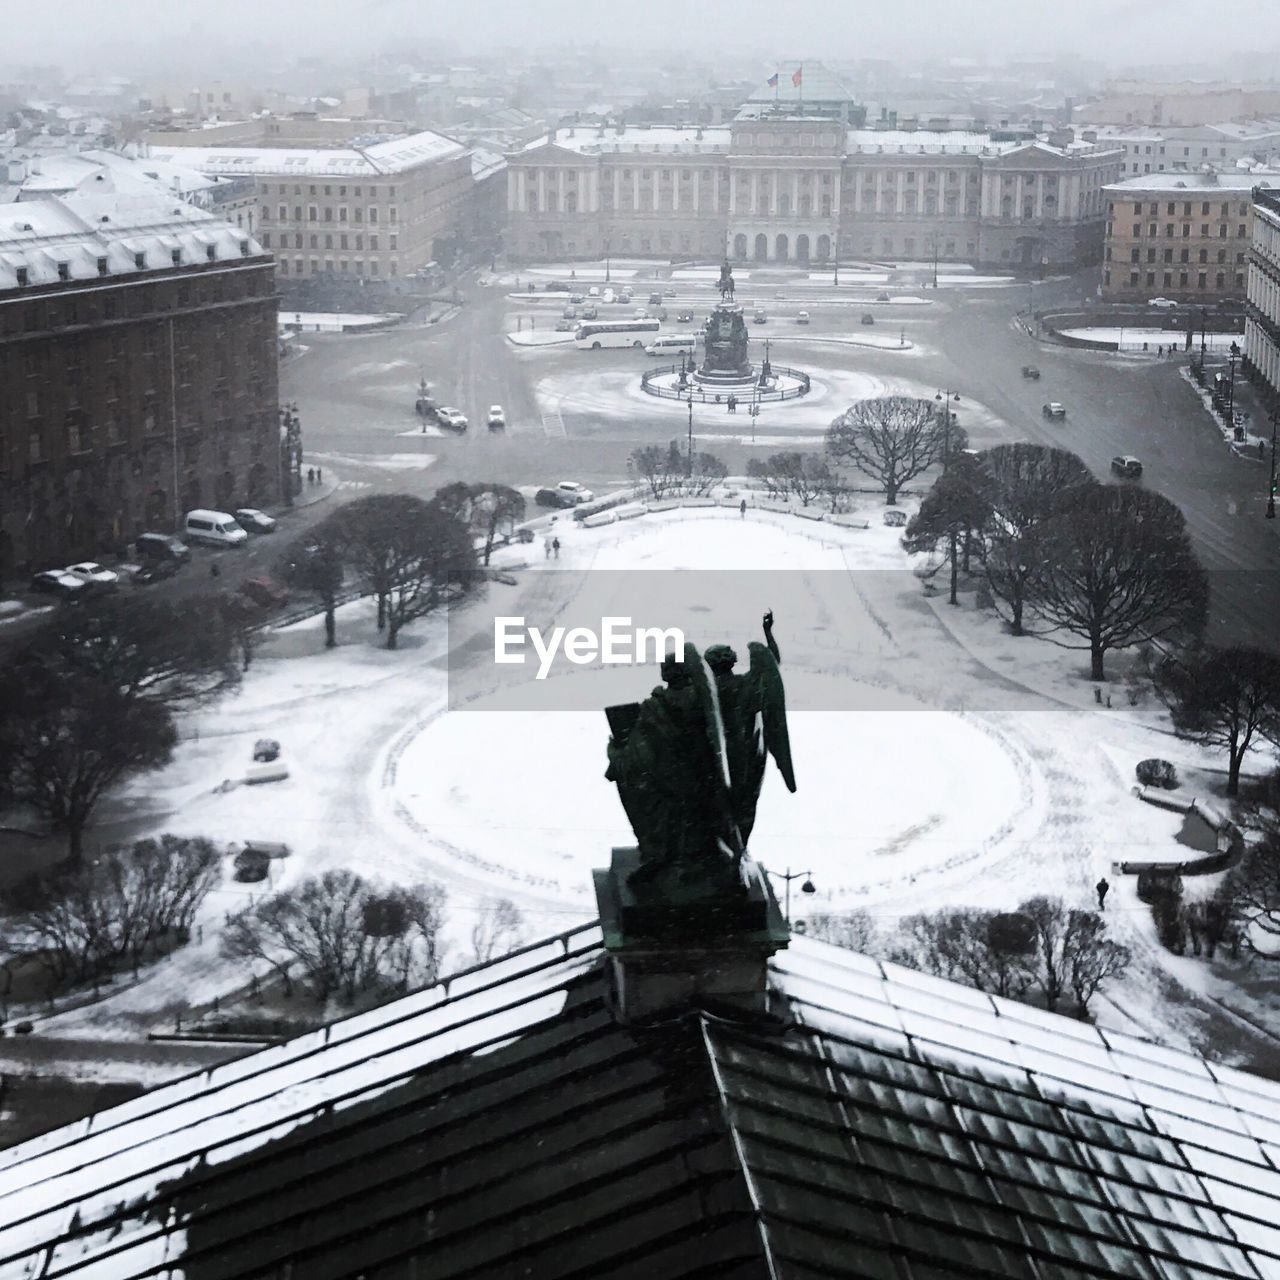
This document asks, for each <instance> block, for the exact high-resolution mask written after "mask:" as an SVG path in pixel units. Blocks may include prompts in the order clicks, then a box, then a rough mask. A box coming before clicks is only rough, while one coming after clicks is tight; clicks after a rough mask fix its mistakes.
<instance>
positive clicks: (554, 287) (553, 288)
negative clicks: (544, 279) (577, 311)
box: [542, 280, 573, 293]
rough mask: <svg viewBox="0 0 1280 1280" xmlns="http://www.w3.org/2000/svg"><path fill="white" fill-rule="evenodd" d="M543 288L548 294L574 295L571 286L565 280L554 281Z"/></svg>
mask: <svg viewBox="0 0 1280 1280" xmlns="http://www.w3.org/2000/svg"><path fill="white" fill-rule="evenodd" d="M542 287H543V288H544V289H545V290H546V291H547V293H572V292H573V290H572V289H570V288H569V286H568V285H567V284H565V282H564V281H563V280H552V281H550V282H549V283H548V284H545V285H543V286H542Z"/></svg>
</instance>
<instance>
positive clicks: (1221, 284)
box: [1214, 271, 1227, 289]
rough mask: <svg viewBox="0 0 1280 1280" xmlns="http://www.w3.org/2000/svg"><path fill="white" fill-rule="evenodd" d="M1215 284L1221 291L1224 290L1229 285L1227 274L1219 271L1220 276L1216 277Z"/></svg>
mask: <svg viewBox="0 0 1280 1280" xmlns="http://www.w3.org/2000/svg"><path fill="white" fill-rule="evenodd" d="M1214 283H1215V284H1216V285H1217V286H1218V288H1219V289H1222V288H1224V287H1225V286H1226V283H1227V276H1226V272H1223V271H1219V272H1218V274H1217V275H1216V276H1215V277H1214Z"/></svg>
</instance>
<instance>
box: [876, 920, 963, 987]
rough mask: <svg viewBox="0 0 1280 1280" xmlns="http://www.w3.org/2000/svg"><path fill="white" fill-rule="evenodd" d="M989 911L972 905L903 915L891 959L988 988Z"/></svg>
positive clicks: (941, 975) (958, 980) (940, 975)
mask: <svg viewBox="0 0 1280 1280" xmlns="http://www.w3.org/2000/svg"><path fill="white" fill-rule="evenodd" d="M987 914H988V913H987V912H984V911H980V910H977V909H975V908H972V907H952V908H949V909H947V910H944V911H935V912H932V913H920V914H917V915H910V916H904V917H903V919H902V920H901V921H900V922H899V924H898V933H897V935H896V936H895V939H894V945H893V946H892V948H891V950H890V953H889V958H890V959H891V960H893V961H895V962H896V963H898V964H904V965H906V966H907V967H909V968H912V969H920V970H922V971H923V972H925V973H932V974H936V975H937V976H938V977H940V978H949V979H951V980H953V981H956V982H962V983H964V985H965V986H969V987H976V988H978V990H981V991H985V990H986V989H987V986H988V966H987V961H986V952H987Z"/></svg>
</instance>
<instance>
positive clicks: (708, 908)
mask: <svg viewBox="0 0 1280 1280" xmlns="http://www.w3.org/2000/svg"><path fill="white" fill-rule="evenodd" d="M637 872H639V873H640V874H639V875H636V873H637ZM633 877H634V882H633ZM594 878H595V886H596V901H597V903H598V906H599V910H600V923H601V926H602V928H603V931H604V946H605V950H606V952H607V953H608V956H609V963H610V966H611V968H612V973H613V981H614V995H615V999H616V1002H617V1006H618V1011H619V1015H620V1016H621V1017H622V1018H623V1019H625V1020H626V1021H629V1022H643V1021H645V1020H647V1019H650V1018H655V1017H661V1016H663V1015H670V1014H671V1013H673V1012H675V1011H678V1010H683V1009H688V1008H690V1007H693V1006H696V1005H698V1004H711V1005H716V1004H721V1005H732V1006H735V1007H737V1008H741V1009H743V1010H749V1011H751V1012H755V1013H766V1012H767V1011H768V983H767V969H768V963H769V957H770V956H771V955H773V954H774V952H776V951H780V950H781V949H782V948H783V947H785V946H786V945H787V942H788V941H789V939H790V936H791V935H790V931H789V930H788V928H787V924H786V921H785V920H784V919H783V916H782V912H781V910H779V908H778V902H777V899H776V898H775V897H774V895H773V889H772V888H771V887H770V885H769V880H768V877H767V876H766V875H765V873H764V870H763V868H761V867H760V866H759V865H758V864H757V863H755V862H754V861H752V859H750V858H744V859H743V861H742V864H741V866H740V868H739V869H738V872H737V874H736V876H735V874H734V872H733V867H732V863H730V862H729V861H728V860H727V859H726V860H725V861H724V863H722V864H718V865H716V866H713V867H711V868H709V869H707V870H706V871H704V872H699V871H697V870H692V871H691V870H690V869H688V868H663V869H662V870H660V871H658V872H657V873H656V874H654V875H653V876H652V877H649V878H647V877H646V876H645V870H644V869H643V867H642V864H641V862H640V853H639V850H638V849H635V848H620V849H614V850H613V860H612V864H611V865H610V866H609V868H608V869H607V870H604V869H602V870H597V871H596V872H594Z"/></svg>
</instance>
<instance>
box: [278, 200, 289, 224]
mask: <svg viewBox="0 0 1280 1280" xmlns="http://www.w3.org/2000/svg"><path fill="white" fill-rule="evenodd" d="M276 213H277V214H278V215H279V218H280V221H281V222H288V221H289V206H288V205H287V204H282V205H281V206H280V207H279V209H277V210H276Z"/></svg>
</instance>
